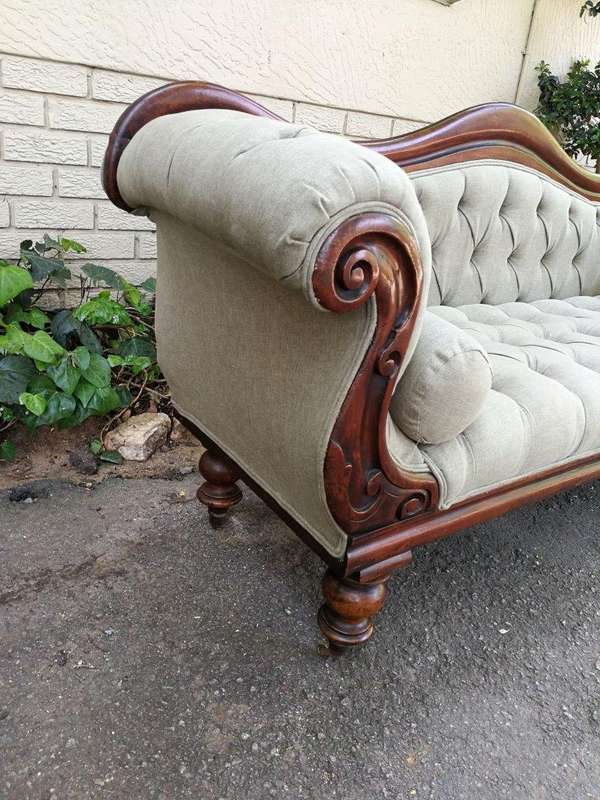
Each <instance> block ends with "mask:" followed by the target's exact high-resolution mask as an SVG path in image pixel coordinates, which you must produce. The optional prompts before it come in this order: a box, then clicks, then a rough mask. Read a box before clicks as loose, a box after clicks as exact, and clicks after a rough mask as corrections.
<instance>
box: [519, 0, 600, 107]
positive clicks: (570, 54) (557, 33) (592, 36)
mask: <svg viewBox="0 0 600 800" xmlns="http://www.w3.org/2000/svg"><path fill="white" fill-rule="evenodd" d="M582 2H583V0H538V2H537V4H536V8H535V14H534V17H533V21H532V25H531V34H530V37H529V43H528V47H527V55H526V57H525V63H524V67H523V77H522V80H521V83H520V86H519V91H518V95H517V102H518V103H519V105H522V106H525V108H529V109H534V108H535V107H536V105H537V100H538V89H537V82H536V72H535V66H536V65H537V64H539V63H540V61H541V60H542V59H543V60H544V61H547V62H548V63H549V64H550V65H551V67H552V70H553V72H554V73H555V74H558V75H561V76H562V75H564V74H565V72H566V71H567V70H568V69H569V67H570V66H571V64H572V63H573V61H574V60H575V59H577V58H589V59H590V60H591V61H592V62H593V63H594V64H595V63H596V62H597V61H600V17H596V18H595V19H587V18H586V19H585V20H581V19H579V16H578V12H579V9H580V8H581V3H582Z"/></svg>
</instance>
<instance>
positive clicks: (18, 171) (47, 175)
mask: <svg viewBox="0 0 600 800" xmlns="http://www.w3.org/2000/svg"><path fill="white" fill-rule="evenodd" d="M52 191H53V177H52V167H50V166H39V165H38V164H8V163H6V162H4V163H3V162H0V195H3V194H16V195H22V194H25V195H42V196H46V197H50V195H51V194H52Z"/></svg>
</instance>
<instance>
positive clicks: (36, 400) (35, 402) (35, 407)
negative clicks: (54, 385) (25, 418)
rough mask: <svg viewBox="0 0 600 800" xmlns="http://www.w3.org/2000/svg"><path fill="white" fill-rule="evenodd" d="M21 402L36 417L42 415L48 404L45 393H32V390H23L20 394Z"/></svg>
mask: <svg viewBox="0 0 600 800" xmlns="http://www.w3.org/2000/svg"><path fill="white" fill-rule="evenodd" d="M19 403H20V404H21V405H22V406H25V408H26V409H27V411H30V412H31V413H32V414H33V415H34V416H36V417H41V416H42V414H43V413H44V411H45V410H46V405H47V403H46V398H45V397H44V395H42V394H31V392H23V394H21V395H19Z"/></svg>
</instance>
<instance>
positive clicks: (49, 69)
mask: <svg viewBox="0 0 600 800" xmlns="http://www.w3.org/2000/svg"><path fill="white" fill-rule="evenodd" d="M2 83H3V85H4V86H8V87H9V88H12V89H29V90H30V91H32V92H51V93H52V94H68V95H75V96H76V97H85V96H86V95H87V93H88V70H87V69H86V68H85V67H80V66H77V65H75V64H59V63H57V62H51V61H37V60H36V59H35V58H15V57H12V56H5V57H4V58H3V59H2Z"/></svg>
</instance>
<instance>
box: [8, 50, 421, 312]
mask: <svg viewBox="0 0 600 800" xmlns="http://www.w3.org/2000/svg"><path fill="white" fill-rule="evenodd" d="M165 82H166V81H164V80H162V79H161V78H160V77H156V76H146V75H129V74H123V73H120V72H113V71H111V70H107V69H99V68H95V67H94V65H85V64H64V63H60V62H53V61H45V60H42V59H38V58H28V57H27V54H22V55H21V56H16V55H2V54H1V53H0V259H1V258H16V257H18V255H19V244H20V242H21V241H22V240H23V239H34V240H36V239H41V237H42V236H43V234H44V233H45V232H47V233H49V234H51V235H57V234H60V233H63V234H64V235H66V236H71V237H72V238H74V239H77V240H78V241H81V242H82V243H83V244H84V245H85V246H86V247H87V250H88V252H87V253H86V255H85V259H84V260H82V259H81V257H80V258H79V259H75V258H70V259H69V261H70V264H71V265H72V266H73V268H74V270H75V271H77V269H78V268H79V267H80V266H81V265H82V264H84V263H86V262H87V261H90V260H93V261H94V262H95V263H98V264H101V265H104V266H108V267H111V268H112V269H116V270H117V271H118V272H120V273H121V274H123V275H124V276H125V277H126V278H127V279H128V280H129V281H131V282H137V283H139V282H141V281H143V280H145V278H147V277H148V276H149V275H151V274H154V271H155V265H156V262H155V260H156V236H155V234H154V232H153V231H154V225H153V223H152V222H150V220H148V219H147V218H146V217H138V216H134V215H131V214H126V213H125V212H123V211H120V210H119V209H117V208H116V207H115V206H113V205H112V203H110V201H109V200H108V199H107V198H106V196H105V194H104V192H103V190H102V186H101V183H100V167H101V166H102V160H103V157H104V151H105V149H106V145H107V143H108V135H107V134H109V133H110V132H111V130H112V128H113V125H114V123H115V122H116V120H117V118H118V117H119V115H120V114H121V113H122V112H123V110H124V109H125V108H126V107H127V104H128V103H130V102H132V101H133V100H135V99H137V98H138V97H139V96H140V95H141V94H144V93H145V92H148V91H150V90H151V89H154V88H156V87H158V86H161V85H163V84H164V83H165ZM234 88H235V87H234ZM248 96H249V97H251V98H252V99H253V100H255V101H256V102H258V103H260V104H261V105H263V106H265V107H266V108H268V109H270V110H272V111H274V112H275V113H276V114H278V115H279V116H280V117H282V118H283V119H286V120H289V121H290V122H298V123H301V124H306V125H313V126H314V127H316V128H320V129H321V130H324V131H331V132H335V133H341V134H344V135H348V136H356V137H365V138H374V137H384V136H389V135H390V133H391V132H392V131H393V135H397V134H399V133H404V132H406V131H407V130H413V129H414V128H417V127H421V123H417V122H412V121H410V120H401V119H393V118H392V117H390V116H382V115H376V114H366V113H362V112H358V111H346V110H345V109H342V108H330V107H326V106H320V105H317V104H310V103H302V102H296V101H295V100H294V99H285V98H274V97H262V96H258V95H248ZM74 285H75V286H76V281H75V282H74ZM71 301H72V302H77V292H76V291H75V290H74V289H68V290H66V291H62V290H60V291H52V292H51V293H49V294H48V295H47V297H46V298H45V302H46V306H47V307H52V304H53V303H54V304H55V305H56V303H57V302H60V303H64V302H71Z"/></svg>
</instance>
